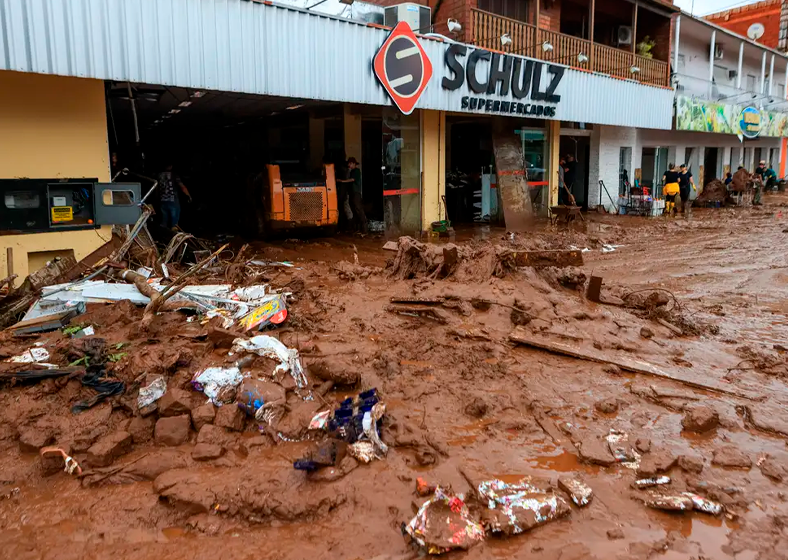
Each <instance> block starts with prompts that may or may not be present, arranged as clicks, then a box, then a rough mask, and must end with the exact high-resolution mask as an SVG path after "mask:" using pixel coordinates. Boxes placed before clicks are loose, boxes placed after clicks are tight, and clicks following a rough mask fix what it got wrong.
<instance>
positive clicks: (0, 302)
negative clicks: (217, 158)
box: [0, 194, 788, 560]
mask: <svg viewBox="0 0 788 560" xmlns="http://www.w3.org/2000/svg"><path fill="white" fill-rule="evenodd" d="M787 204H788V198H785V197H783V196H782V195H781V194H775V195H769V196H767V197H766V201H765V205H764V206H761V207H751V208H722V209H699V210H697V211H696V212H695V214H694V217H693V218H692V219H691V220H689V221H685V220H683V219H680V218H677V219H669V218H650V219H649V218H639V217H627V216H612V215H599V214H589V215H588V217H587V218H586V222H584V223H577V224H571V225H570V227H569V229H567V227H566V226H565V225H562V226H550V225H547V224H546V223H544V224H538V225H536V226H535V227H534V229H533V231H531V232H526V233H517V234H510V233H507V232H506V231H505V230H503V229H496V228H484V229H482V228H477V229H468V230H458V232H457V238H456V240H455V241H453V242H452V243H444V242H437V241H436V242H435V243H426V242H422V241H417V240H414V239H412V238H409V237H401V238H399V239H393V240H389V241H393V244H388V245H387V249H386V250H383V248H382V247H383V245H384V243H385V241H386V240H384V239H382V238H379V237H378V238H374V237H351V236H346V237H341V236H340V237H337V238H334V239H307V240H280V241H276V242H270V243H269V242H258V241H256V242H250V243H249V244H248V245H245V246H244V245H243V244H242V243H240V242H239V243H238V244H236V243H234V242H233V240H230V242H229V243H228V244H227V245H226V246H222V244H220V243H214V242H204V244H205V245H206V246H205V247H201V246H198V244H197V242H196V241H195V239H188V240H186V239H184V240H182V241H183V243H184V245H183V246H184V247H187V246H188V251H187V250H186V249H184V250H183V252H182V250H181V249H180V248H179V247H177V246H176V247H174V248H173V247H170V250H166V251H162V252H161V254H163V255H166V259H165V260H168V261H169V266H165V267H162V266H161V264H162V263H163V260H162V259H163V257H161V256H159V257H157V255H158V254H159V253H158V251H157V250H156V249H155V248H151V247H148V248H147V249H145V247H144V243H138V242H136V241H135V242H133V243H124V241H125V240H126V239H124V235H129V236H131V235H132V234H130V233H128V231H127V232H119V237H118V238H117V239H116V240H114V245H112V246H110V247H107V248H106V251H105V253H104V255H103V256H102V255H98V256H95V257H94V258H93V259H92V262H83V263H81V264H80V265H78V267H77V270H76V272H74V271H73V270H72V271H71V272H68V271H64V270H62V268H63V267H60V268H58V267H57V263H50V265H49V266H48V269H49V274H48V276H47V274H43V275H38V276H37V277H32V276H31V277H30V278H28V280H27V281H26V282H25V283H24V284H23V285H22V286H21V287H20V286H17V287H16V288H15V289H13V290H10V291H8V290H6V291H4V292H2V294H4V297H3V298H2V299H0V316H2V317H3V320H5V321H6V322H5V324H3V327H6V328H5V330H4V331H3V332H2V334H0V450H1V451H2V463H0V542H2V545H1V546H0V549H1V550H2V557H3V558H13V559H15V560H23V559H28V558H31V559H32V558H53V559H54V558H57V559H59V560H60V559H71V558H73V559H79V560H87V559H94V558H95V559H104V558H107V559H112V560H121V559H129V560H138V559H140V560H141V559H150V558H157V559H162V560H164V559H176V558H177V559H180V558H184V559H185V558H188V559H190V560H202V559H206V560H207V559H211V560H215V559H217V558H238V559H241V558H255V559H258V558H270V559H280V560H290V559H292V560H300V559H304V558H310V559H314V560H318V559H366V560H373V559H375V560H399V559H410V558H420V557H425V555H430V554H443V555H444V556H445V557H447V558H467V559H481V558H485V559H487V558H529V559H530V558H537V559H555V560H573V559H577V560H579V559H593V558H598V559H600V560H603V559H605V560H607V559H646V558H664V559H670V560H673V559H684V558H686V559H748V560H755V559H762V560H767V559H777V558H788V446H787V445H786V443H787V442H788V354H786V348H787V347H788V250H786V247H787V246H788V208H787V207H786V205H787ZM185 237H187V236H184V238H185ZM179 242H180V241H179ZM200 243H203V242H202V241H201V242H200ZM189 244H191V245H189ZM146 252H147V256H146ZM154 253H155V254H154ZM192 253H193V254H192ZM184 254H186V256H185V257H184V256H183V255H184ZM179 259H180V260H179ZM71 264H72V265H73V263H71ZM165 264H166V263H165ZM145 267H147V268H145ZM72 268H73V267H72ZM135 271H136V272H135ZM85 278H89V279H88V280H85ZM600 279H601V285H600ZM26 310H28V311H27V313H28V314H29V315H31V316H29V317H28V318H27V319H25V318H24V317H23V315H24V312H25V311H26ZM30 310H33V311H36V312H35V313H31V312H30ZM36 315H38V318H36ZM261 328H262V330H259V329H261Z"/></svg>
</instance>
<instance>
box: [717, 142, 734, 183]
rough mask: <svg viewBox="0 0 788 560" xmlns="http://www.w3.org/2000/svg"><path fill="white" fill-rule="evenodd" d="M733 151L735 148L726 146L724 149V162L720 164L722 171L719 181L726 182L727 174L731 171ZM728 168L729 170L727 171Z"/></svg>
mask: <svg viewBox="0 0 788 560" xmlns="http://www.w3.org/2000/svg"><path fill="white" fill-rule="evenodd" d="M732 150H733V148H731V147H730V146H725V147H724V148H722V161H721V163H720V171H721V173H720V176H719V179H720V180H722V181H724V180H725V173H727V172H728V171H730V162H731V151H732ZM726 167H727V168H728V169H727V170H726Z"/></svg>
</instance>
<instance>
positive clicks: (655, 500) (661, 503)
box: [644, 494, 693, 511]
mask: <svg viewBox="0 0 788 560" xmlns="http://www.w3.org/2000/svg"><path fill="white" fill-rule="evenodd" d="M644 503H645V504H646V505H647V506H648V507H650V508H654V509H664V510H666V511H689V510H691V509H693V503H692V498H689V497H687V496H683V495H681V494H679V495H676V496H668V495H662V494H651V495H650V496H649V497H648V499H647V500H645V502H644Z"/></svg>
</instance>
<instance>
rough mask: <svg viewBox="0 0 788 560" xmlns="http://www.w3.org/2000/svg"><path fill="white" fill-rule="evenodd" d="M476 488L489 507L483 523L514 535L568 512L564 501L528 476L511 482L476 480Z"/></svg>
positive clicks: (492, 529) (492, 528)
mask: <svg viewBox="0 0 788 560" xmlns="http://www.w3.org/2000/svg"><path fill="white" fill-rule="evenodd" d="M478 490H479V495H480V496H481V497H483V498H486V499H487V500H488V506H487V507H489V509H490V512H489V514H490V515H488V516H487V519H486V520H485V524H486V525H487V526H489V529H490V530H491V531H492V532H496V533H497V532H501V533H505V534H507V535H517V534H519V533H523V532H525V531H528V530H530V529H533V528H534V527H536V526H538V525H542V524H544V523H547V522H548V521H552V520H553V519H557V518H559V517H563V516H564V515H568V514H569V513H570V511H571V509H570V507H569V503H568V502H567V501H566V500H564V499H563V498H561V497H560V496H557V495H556V494H555V493H554V492H552V490H546V489H544V488H543V487H540V486H539V485H537V484H534V483H532V481H531V478H530V477H525V478H523V479H522V480H520V481H519V482H516V483H514V484H509V483H507V482H504V481H502V480H488V481H485V482H482V483H480V484H479V488H478Z"/></svg>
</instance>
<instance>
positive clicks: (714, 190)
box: [697, 179, 728, 203]
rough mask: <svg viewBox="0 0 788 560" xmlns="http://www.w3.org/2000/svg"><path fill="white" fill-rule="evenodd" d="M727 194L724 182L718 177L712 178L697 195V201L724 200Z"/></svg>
mask: <svg viewBox="0 0 788 560" xmlns="http://www.w3.org/2000/svg"><path fill="white" fill-rule="evenodd" d="M727 196H728V189H726V188H725V184H723V182H722V181H720V180H719V179H714V180H713V181H709V183H708V184H707V185H706V186H705V187H703V190H702V191H701V193H700V194H699V195H698V198H697V201H698V202H699V203H703V202H720V203H722V202H725V198H726V197H727Z"/></svg>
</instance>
